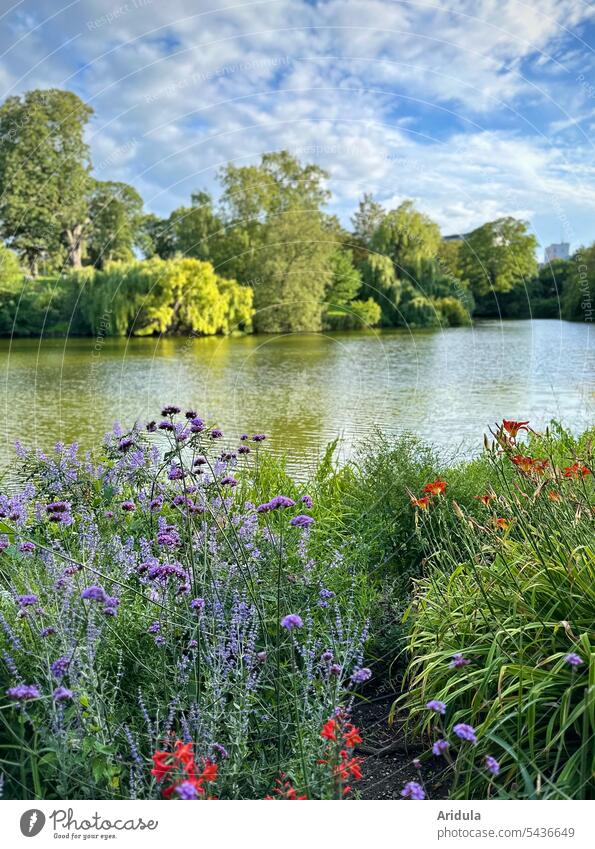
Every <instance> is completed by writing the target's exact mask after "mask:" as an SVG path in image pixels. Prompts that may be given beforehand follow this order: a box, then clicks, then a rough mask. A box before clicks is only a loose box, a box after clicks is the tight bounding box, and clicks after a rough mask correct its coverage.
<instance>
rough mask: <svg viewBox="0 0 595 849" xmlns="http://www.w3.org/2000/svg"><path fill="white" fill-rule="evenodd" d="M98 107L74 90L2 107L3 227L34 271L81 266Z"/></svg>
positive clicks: (36, 94)
mask: <svg viewBox="0 0 595 849" xmlns="http://www.w3.org/2000/svg"><path fill="white" fill-rule="evenodd" d="M92 111H93V110H92V109H91V107H89V106H87V104H85V103H83V101H82V100H80V98H78V97H77V96H76V94H73V93H72V92H70V91H60V90H58V89H47V90H35V91H29V92H27V93H26V94H25V95H23V96H22V97H9V98H8V99H7V100H5V102H4V103H3V104H2V106H1V107H0V227H1V232H2V236H3V237H4V239H5V240H6V241H7V242H8V243H9V244H10V246H11V247H12V248H14V249H15V250H16V251H17V253H18V254H19V255H20V256H21V257H23V259H24V260H25V262H26V264H27V266H28V268H29V271H30V273H31V275H32V276H35V275H36V274H37V273H38V269H39V264H40V262H41V261H47V260H50V261H52V260H53V261H54V262H55V261H56V260H57V259H62V258H66V259H67V261H68V262H69V263H70V264H71V265H72V266H73V267H75V268H78V267H80V266H81V259H82V244H83V238H84V230H85V225H86V221H87V213H88V197H89V188H90V181H91V178H90V174H89V172H90V169H91V163H90V157H89V149H88V146H87V144H86V143H85V140H84V128H85V124H86V123H87V121H88V120H89V118H90V116H91V114H92Z"/></svg>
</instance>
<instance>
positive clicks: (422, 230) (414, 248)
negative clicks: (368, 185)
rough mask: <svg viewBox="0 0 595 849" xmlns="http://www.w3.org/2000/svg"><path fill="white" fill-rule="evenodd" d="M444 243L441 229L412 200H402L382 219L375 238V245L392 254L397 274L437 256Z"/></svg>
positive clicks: (374, 247)
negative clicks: (441, 244) (441, 243)
mask: <svg viewBox="0 0 595 849" xmlns="http://www.w3.org/2000/svg"><path fill="white" fill-rule="evenodd" d="M440 242H441V235H440V228H439V227H438V225H437V224H436V223H435V222H434V221H432V219H431V218H429V217H428V216H427V215H425V214H424V213H423V212H419V211H418V210H417V209H415V207H414V205H413V202H412V201H410V200H406V201H403V203H401V204H400V205H399V206H398V207H397V208H396V209H391V210H390V212H387V213H386V215H385V216H384V217H383V218H382V220H381V222H380V225H379V226H378V228H377V229H376V231H375V233H374V235H373V237H372V242H371V245H372V248H373V249H374V250H375V251H377V252H378V253H381V254H384V255H385V256H388V257H390V259H391V260H392V262H393V264H394V266H395V270H396V273H397V276H401V275H402V274H403V272H404V271H405V270H410V269H415V268H416V267H417V266H418V265H419V263H420V262H422V261H423V260H427V259H434V258H435V257H436V255H437V253H438V249H439V246H440Z"/></svg>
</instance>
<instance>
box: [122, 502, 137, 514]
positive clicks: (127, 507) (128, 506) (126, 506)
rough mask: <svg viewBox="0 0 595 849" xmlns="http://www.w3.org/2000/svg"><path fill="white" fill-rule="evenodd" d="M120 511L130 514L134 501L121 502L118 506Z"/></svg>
mask: <svg viewBox="0 0 595 849" xmlns="http://www.w3.org/2000/svg"><path fill="white" fill-rule="evenodd" d="M120 509H121V510H124V512H126V513H130V512H131V511H132V510H134V501H123V502H122V503H121V504H120Z"/></svg>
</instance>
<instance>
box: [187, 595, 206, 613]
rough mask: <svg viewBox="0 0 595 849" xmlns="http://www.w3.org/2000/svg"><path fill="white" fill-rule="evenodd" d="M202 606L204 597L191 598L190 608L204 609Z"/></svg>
mask: <svg viewBox="0 0 595 849" xmlns="http://www.w3.org/2000/svg"><path fill="white" fill-rule="evenodd" d="M204 606H205V600H204V598H193V599H192V601H191V602H190V607H191V608H192V610H204Z"/></svg>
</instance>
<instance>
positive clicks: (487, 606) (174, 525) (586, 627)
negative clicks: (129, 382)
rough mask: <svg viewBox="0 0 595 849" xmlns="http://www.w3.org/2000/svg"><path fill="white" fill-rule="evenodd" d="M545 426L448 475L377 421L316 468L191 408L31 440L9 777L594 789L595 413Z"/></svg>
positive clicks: (23, 793)
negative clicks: (592, 422) (97, 431)
mask: <svg viewBox="0 0 595 849" xmlns="http://www.w3.org/2000/svg"><path fill="white" fill-rule="evenodd" d="M530 428H531V424H528V423H526V422H514V421H503V422H502V424H501V425H500V426H499V428H498V429H497V430H495V431H494V437H493V442H491V443H490V444H489V445H488V450H487V451H485V452H484V453H483V454H482V455H481V456H480V457H479V458H478V459H476V460H474V461H472V462H469V463H462V464H458V465H456V466H447V467H445V466H444V465H443V464H442V463H441V462H440V460H439V459H438V458H437V457H436V456H435V455H434V454H433V452H432V451H431V450H430V449H429V448H428V447H426V446H424V444H423V443H421V442H420V441H419V440H417V439H416V438H413V437H403V438H401V439H400V440H398V441H396V442H394V441H392V440H387V439H385V438H383V437H381V436H380V434H377V435H376V436H375V437H374V439H373V440H371V441H369V442H368V443H367V444H364V445H362V447H361V451H360V453H359V455H358V461H357V463H356V464H346V465H344V466H342V467H340V468H336V467H335V466H334V465H333V464H332V462H331V460H330V456H329V457H327V460H326V462H324V463H322V464H321V465H320V466H319V467H318V469H317V471H316V474H315V475H314V476H313V477H311V478H310V479H309V480H308V481H307V482H304V481H302V482H297V481H295V480H294V479H293V478H292V477H291V476H290V475H289V474H288V473H287V470H286V469H285V468H284V467H283V465H282V464H280V463H279V461H277V460H275V459H274V458H273V457H272V456H271V454H270V453H269V451H268V442H269V441H268V439H267V438H266V435H265V434H263V433H261V432H254V433H251V432H247V433H246V434H245V435H242V436H243V437H244V438H242V436H241V437H240V438H239V439H238V440H230V439H229V438H226V437H225V436H224V435H223V434H222V433H221V431H220V430H219V429H218V428H215V427H213V426H211V425H209V424H208V423H207V422H206V421H205V420H204V419H203V418H201V417H200V416H199V415H197V413H196V411H195V410H188V411H187V412H185V411H184V409H181V410H180V408H178V407H166V408H164V409H163V410H162V411H161V415H159V414H158V415H156V416H155V418H154V423H153V422H150V423H149V424H148V426H146V427H142V428H138V429H136V428H133V429H132V430H122V429H120V428H117V429H115V430H114V431H113V432H112V434H111V436H110V437H109V438H108V440H107V443H106V444H105V446H104V447H103V448H101V449H100V448H99V447H97V449H96V454H95V457H94V459H92V460H91V459H85V458H84V457H83V456H80V455H79V454H78V453H77V451H76V450H75V449H72V448H68V447H64V446H59V447H58V448H57V449H56V451H55V453H53V454H52V455H50V456H48V457H39V456H37V455H36V454H35V452H33V453H31V452H27V451H21V458H20V460H19V461H18V464H17V469H16V470H15V471H19V470H20V471H19V474H20V475H21V477H22V480H23V487H22V490H21V492H20V494H13V495H12V496H10V497H7V496H2V498H0V512H1V513H2V514H3V518H2V520H1V521H2V529H1V530H2V532H3V536H2V537H1V538H0V539H1V546H0V547H1V549H2V551H1V553H0V575H1V580H2V586H3V593H2V594H1V596H0V613H1V615H2V623H3V630H2V634H1V636H0V641H1V649H2V654H1V656H2V658H3V660H2V661H1V662H0V670H1V672H0V675H1V678H2V680H1V687H0V692H1V693H2V694H3V695H2V697H1V704H0V738H2V745H3V749H2V751H3V755H2V757H1V758H0V760H1V766H2V770H3V773H4V775H5V780H4V794H5V795H6V796H7V797H8V798H34V797H35V798H53V797H58V798H130V797H132V798H159V797H162V796H164V795H165V796H166V797H170V796H172V795H173V796H174V797H181V798H184V799H192V798H209V797H211V796H216V797H218V798H263V797H265V796H269V795H270V796H272V797H273V798H275V797H282V798H296V797H302V796H305V797H307V798H351V797H354V796H355V797H357V795H358V792H359V791H358V787H359V786H360V785H359V782H360V781H361V782H363V784H362V787H363V788H364V789H363V790H362V794H363V795H364V796H366V797H368V798H369V797H370V795H373V794H374V792H375V791H374V787H375V786H377V785H378V782H379V781H380V782H381V784H382V785H383V787H384V790H383V791H382V793H380V790H379V791H378V793H379V795H381V796H382V797H385V795H386V793H390V794H391V795H392V796H394V795H398V796H399V797H401V798H408V799H422V798H424V797H429V796H432V795H440V794H441V793H444V792H446V788H450V789H449V791H448V792H449V793H450V795H451V796H452V797H456V798H491V797H494V796H495V797H499V798H585V797H588V796H589V794H590V792H591V791H590V789H589V788H590V787H592V784H590V779H589V775H590V769H591V757H592V743H591V740H592V735H593V732H594V731H595V729H594V728H593V727H592V706H593V702H592V698H593V696H592V693H591V691H590V690H589V689H588V674H589V673H588V670H589V667H590V664H592V663H593V662H595V652H594V648H593V647H594V645H595V634H593V631H592V626H593V620H594V616H593V614H594V612H595V596H594V594H593V586H595V584H594V583H593V577H594V570H595V562H594V561H593V555H592V551H591V548H590V545H589V542H590V540H591V539H592V532H593V504H594V496H595V493H594V490H593V474H592V472H593V447H592V446H593V436H594V435H595V433H594V432H593V431H591V432H590V433H586V434H584V435H583V436H582V437H581V438H579V439H575V438H573V437H571V436H570V435H569V434H568V433H566V432H564V431H562V430H561V429H559V428H554V429H553V430H550V431H546V432H543V433H540V434H538V433H535V432H534V431H533V430H532V429H530ZM247 461H249V462H247ZM560 623H562V625H560ZM495 626H496V627H495ZM401 681H403V682H404V683H403V684H401ZM17 718H18V729H19V732H18V734H19V736H18V738H17V739H15V737H14V734H13V732H12V731H11V729H14V720H15V719H17ZM391 723H392V724H391ZM395 730H396V732H397V736H396V739H395V736H394V735H395ZM176 740H179V741H180V742H179V743H176V742H175V741H176ZM394 744H396V745H397V747H398V749H395V750H394V752H395V753H398V756H399V758H398V762H396V763H395V762H394V758H391V759H389V760H393V765H392V766H391V764H390V763H388V764H387V762H386V755H387V754H389V753H387V752H386V751H384V752H383V751H382V750H383V749H386V746H391V745H394ZM410 754H411V755H413V757H412V758H411V763H410V764H409V763H408V762H407V763H404V761H403V757H406V758H407V759H408V761H409V758H410ZM383 758H384V759H385V760H382V761H381V759H383ZM379 763H381V772H382V774H384V772H385V771H386V770H387V769H388V772H389V774H390V775H393V778H394V775H396V776H397V777H398V778H399V781H401V780H402V782H403V784H402V786H401V787H400V788H399V789H398V791H396V790H395V787H394V780H393V781H392V783H390V781H389V780H388V779H389V778H390V775H384V778H383V777H382V775H379V774H378V772H376V770H377V769H378V764H379ZM367 764H368V765H369V769H370V773H369V774H368V778H364V773H365V770H366V765H367ZM391 770H392V772H391ZM395 770H396V772H395ZM347 788H349V789H347ZM387 788H388V789H387Z"/></svg>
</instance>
